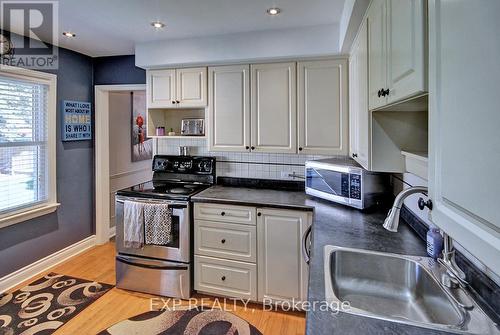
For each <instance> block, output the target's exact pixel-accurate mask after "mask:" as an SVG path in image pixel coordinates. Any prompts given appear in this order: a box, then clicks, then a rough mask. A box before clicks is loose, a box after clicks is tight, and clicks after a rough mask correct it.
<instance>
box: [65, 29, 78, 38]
mask: <svg viewBox="0 0 500 335" xmlns="http://www.w3.org/2000/svg"><path fill="white" fill-rule="evenodd" d="M63 35H64V36H66V37H70V38H71V37H75V36H76V34H75V33H72V32H70V31H65V32H63Z"/></svg>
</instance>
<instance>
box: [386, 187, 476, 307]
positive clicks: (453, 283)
mask: <svg viewBox="0 0 500 335" xmlns="http://www.w3.org/2000/svg"><path fill="white" fill-rule="evenodd" d="M427 191H428V189H427V187H425V186H413V187H409V188H407V189H405V190H403V191H401V192H400V193H399V194H398V195H397V196H396V199H394V204H393V205H392V208H391V209H390V210H389V213H388V214H387V218H386V219H385V220H384V228H385V229H387V230H389V231H391V232H397V231H398V226H399V215H400V212H401V207H402V206H403V201H404V200H405V199H406V198H407V197H408V196H409V195H411V194H415V193H425V194H427ZM419 207H420V206H419ZM420 208H421V209H423V206H421V207H420ZM430 208H432V206H431V207H430ZM442 233H443V240H444V248H443V256H442V258H439V259H438V262H439V263H440V264H441V265H443V266H444V267H445V268H446V274H444V275H443V277H442V278H441V283H442V284H443V285H444V286H446V287H448V288H456V287H458V286H461V287H462V288H465V287H466V286H467V285H468V283H467V281H466V280H465V273H464V272H463V271H462V270H461V269H460V268H459V267H458V265H457V263H456V261H455V249H454V248H453V240H452V238H451V237H450V236H449V235H448V234H446V233H445V232H444V231H443V232H442ZM461 305H462V306H464V307H466V308H467V307H468V305H467V304H461Z"/></svg>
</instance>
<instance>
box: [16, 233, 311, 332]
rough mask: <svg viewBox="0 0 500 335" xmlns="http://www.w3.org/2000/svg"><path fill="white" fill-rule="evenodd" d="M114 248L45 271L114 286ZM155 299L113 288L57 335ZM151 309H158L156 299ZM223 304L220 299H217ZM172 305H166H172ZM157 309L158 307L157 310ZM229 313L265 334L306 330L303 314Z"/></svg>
mask: <svg viewBox="0 0 500 335" xmlns="http://www.w3.org/2000/svg"><path fill="white" fill-rule="evenodd" d="M114 256H115V245H114V243H113V242H110V243H107V244H105V245H102V246H97V247H94V248H92V249H90V250H88V251H86V252H84V253H82V254H80V255H78V256H76V257H74V258H72V259H69V260H68V261H66V262H65V263H62V264H60V265H58V266H56V267H54V268H52V269H50V270H49V271H47V272H46V273H48V272H57V273H60V274H64V275H68V276H74V277H79V278H83V279H88V280H94V281H99V282H103V283H107V284H113V285H114V284H115V262H114ZM46 273H43V274H40V275H39V276H36V277H34V278H31V279H30V280H28V281H26V282H25V283H23V284H20V285H19V286H18V287H17V288H16V289H18V288H21V287H23V286H25V285H26V284H28V283H29V282H32V281H33V280H35V279H36V278H39V277H41V276H43V275H45V274H46ZM152 298H158V297H155V296H152V295H148V294H142V293H137V292H130V291H125V290H121V289H117V288H113V289H112V290H111V291H110V292H108V293H106V294H105V295H104V296H102V297H101V298H100V299H98V300H97V301H96V302H94V303H93V304H91V305H90V306H89V307H88V308H86V309H85V310H83V311H82V312H81V313H80V314H79V315H77V316H76V317H74V318H73V319H72V320H70V321H69V322H67V323H66V324H65V325H64V326H62V327H61V328H60V329H59V330H57V331H56V332H55V334H56V335H69V334H72V335H73V334H78V335H87V334H88V335H95V334H97V333H99V332H100V331H102V330H103V329H106V328H107V327H109V326H111V325H113V324H115V323H117V322H119V321H121V320H124V319H127V318H130V317H132V316H134V315H137V314H140V313H144V312H147V311H150V310H151V299H152ZM195 298H198V299H200V298H205V299H204V302H205V303H206V304H207V303H208V305H210V306H212V305H214V304H215V305H216V304H217V302H216V301H215V300H214V298H213V297H209V296H204V295H199V294H198V295H195ZM154 301H155V302H156V303H154V304H153V306H159V304H158V300H154ZM219 302H220V303H221V304H222V299H221V300H219ZM183 304H184V305H187V302H184V303H183ZM171 305H172V303H171V302H170V303H169V306H171ZM226 307H227V306H226ZM157 308H158V307H157ZM229 308H231V310H230V311H231V312H232V313H234V314H236V315H238V316H239V317H241V318H243V319H245V320H247V321H248V322H250V323H251V324H253V325H254V326H255V327H257V328H258V329H259V330H260V331H261V332H262V333H263V334H264V335H268V334H269V335H279V334H286V335H300V334H304V331H305V313H301V312H283V311H264V310H263V308H262V306H261V305H259V304H249V305H248V306H247V309H245V308H244V305H243V304H238V305H237V306H233V305H232V304H230V306H229Z"/></svg>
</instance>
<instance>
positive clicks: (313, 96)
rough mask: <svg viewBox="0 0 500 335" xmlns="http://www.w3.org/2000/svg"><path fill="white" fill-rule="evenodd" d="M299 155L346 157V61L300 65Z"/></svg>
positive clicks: (326, 61)
mask: <svg viewBox="0 0 500 335" xmlns="http://www.w3.org/2000/svg"><path fill="white" fill-rule="evenodd" d="M297 82H298V91H299V92H298V94H299V95H298V116H299V120H298V121H299V122H298V131H299V153H303V154H324V155H346V154H347V151H348V145H347V143H348V139H349V137H348V132H349V125H348V115H347V114H348V108H347V61H346V60H343V59H338V60H324V61H309V62H299V63H298V79H297Z"/></svg>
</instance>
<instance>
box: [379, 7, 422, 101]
mask: <svg viewBox="0 0 500 335" xmlns="http://www.w3.org/2000/svg"><path fill="white" fill-rule="evenodd" d="M424 6H425V1H424V0H390V1H388V2H387V27H388V28H387V48H388V49H387V50H388V51H387V56H388V62H387V65H388V69H387V71H388V72H387V80H388V83H387V84H388V88H389V95H388V96H387V98H388V101H387V102H388V103H392V102H395V101H398V100H401V99H404V98H407V97H410V96H412V95H415V94H418V93H422V92H424V91H427V80H426V78H427V76H426V68H425V59H426V57H425V56H424V53H425V52H426V48H425V45H426V36H425V31H426V29H425V24H426V22H425V15H424V11H425V8H424Z"/></svg>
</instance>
